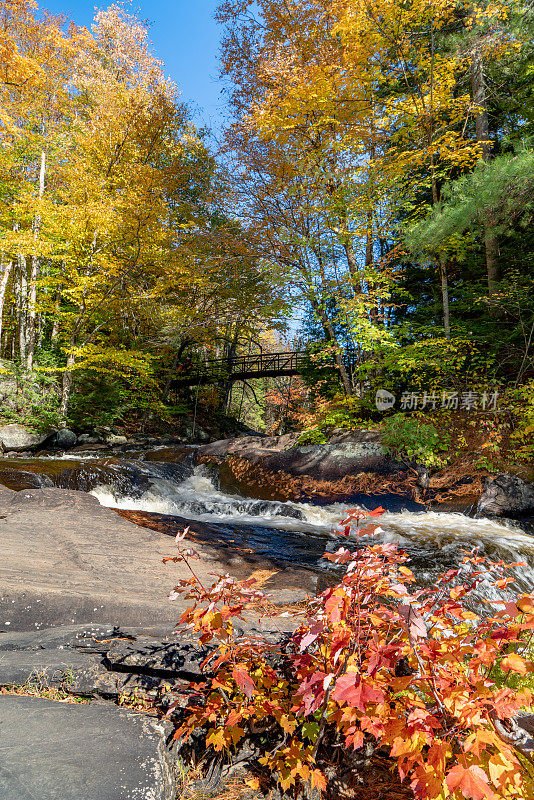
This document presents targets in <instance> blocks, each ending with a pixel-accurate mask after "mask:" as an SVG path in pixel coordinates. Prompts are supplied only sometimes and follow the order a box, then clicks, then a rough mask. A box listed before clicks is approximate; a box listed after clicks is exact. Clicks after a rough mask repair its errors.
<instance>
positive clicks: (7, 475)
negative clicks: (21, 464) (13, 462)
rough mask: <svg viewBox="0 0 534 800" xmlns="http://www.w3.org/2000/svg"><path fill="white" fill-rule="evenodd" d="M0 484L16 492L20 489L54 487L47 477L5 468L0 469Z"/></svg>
mask: <svg viewBox="0 0 534 800" xmlns="http://www.w3.org/2000/svg"><path fill="white" fill-rule="evenodd" d="M0 483H1V484H2V485H3V486H7V487H8V488H9V489H13V490H14V491H16V492H20V491H21V490H22V489H42V488H43V487H45V486H53V485H54V483H53V481H52V480H51V479H50V478H49V477H48V475H42V474H41V473H40V472H29V471H27V470H23V469H11V468H6V467H0Z"/></svg>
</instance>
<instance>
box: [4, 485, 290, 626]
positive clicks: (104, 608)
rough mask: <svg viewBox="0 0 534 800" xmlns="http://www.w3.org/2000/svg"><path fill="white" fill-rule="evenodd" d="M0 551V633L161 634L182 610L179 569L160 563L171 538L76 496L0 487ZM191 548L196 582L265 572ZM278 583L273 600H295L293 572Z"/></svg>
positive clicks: (229, 556) (182, 569)
mask: <svg viewBox="0 0 534 800" xmlns="http://www.w3.org/2000/svg"><path fill="white" fill-rule="evenodd" d="M184 524H185V521H184ZM0 548H1V552H2V558H1V559H0V632H1V631H9V630H16V631H29V630H39V629H41V628H49V627H57V626H64V625H76V624H85V623H99V624H106V623H109V622H112V623H113V625H119V626H121V627H124V626H135V627H136V628H140V627H143V628H145V629H147V630H149V629H150V628H154V629H158V630H161V628H162V627H165V626H167V630H171V629H172V628H173V626H174V625H175V624H176V622H177V620H178V618H179V616H180V614H181V612H182V611H183V609H184V608H185V606H186V604H187V603H186V601H184V600H181V599H177V600H176V601H175V602H173V603H171V602H170V600H169V593H170V591H171V590H172V589H173V587H174V586H176V584H177V583H178V582H179V581H180V580H181V579H183V578H189V574H188V570H187V568H186V566H185V565H184V564H181V563H178V564H174V563H172V562H167V563H166V564H164V563H163V558H164V557H165V556H169V555H175V554H176V546H175V543H174V541H173V539H172V538H170V537H169V536H165V535H164V534H162V533H160V532H159V531H155V530H151V529H148V528H145V527H140V526H139V525H136V524H134V523H132V522H130V521H128V520H126V519H123V518H122V517H120V516H119V515H118V514H117V513H116V512H115V511H114V510H112V509H109V508H104V507H103V506H101V505H100V504H99V502H98V500H97V499H96V498H95V497H93V496H92V495H88V494H85V492H80V491H73V490H68V489H58V488H43V489H24V490H23V491H20V492H11V491H9V490H8V489H5V488H4V489H2V490H0ZM195 550H197V551H198V553H199V555H200V557H201V558H200V560H199V561H196V562H195V571H196V572H197V574H198V576H199V578H200V580H201V581H202V582H203V583H204V584H208V585H211V584H212V583H213V581H214V573H215V574H217V573H218V574H220V573H225V572H230V573H231V574H234V575H235V576H236V577H238V578H241V577H248V576H249V575H250V573H251V572H252V571H253V570H254V569H271V570H272V563H271V562H269V561H268V560H267V559H263V558H262V557H261V556H260V557H258V558H257V559H255V560H254V564H253V565H251V564H248V563H246V562H243V561H242V560H240V559H236V553H235V552H233V551H232V550H231V549H229V548H226V547H224V545H223V546H218V547H215V546H212V545H204V544H200V543H198V544H197V543H196V542H195ZM236 560H238V561H239V563H238V564H236V563H235V562H236ZM282 582H283V583H286V587H284V588H285V591H284V593H283V596H282V593H280V597H279V598H275V599H277V600H278V601H280V602H281V601H282V600H283V602H291V601H294V600H297V599H298V600H300V599H302V596H303V591H302V589H301V588H300V582H301V581H300V578H299V576H298V575H297V576H296V577H295V578H294V579H293V580H292V579H291V576H290V575H289V576H288V575H284V576H283V581H282ZM293 587H295V591H292V590H293ZM278 624H280V623H279V622H277V623H276V625H278Z"/></svg>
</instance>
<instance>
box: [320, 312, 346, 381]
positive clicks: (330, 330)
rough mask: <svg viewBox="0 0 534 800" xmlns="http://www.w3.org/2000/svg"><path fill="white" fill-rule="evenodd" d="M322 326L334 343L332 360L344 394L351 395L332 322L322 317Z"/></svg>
mask: <svg viewBox="0 0 534 800" xmlns="http://www.w3.org/2000/svg"><path fill="white" fill-rule="evenodd" d="M323 328H324V331H325V333H326V335H327V338H328V340H329V341H330V342H332V343H333V344H335V345H336V349H335V351H334V360H335V362H336V367H337V369H338V371H339V374H340V375H341V380H342V382H343V389H344V390H345V394H346V395H347V397H350V396H351V395H352V381H351V379H350V377H349V373H348V372H347V370H346V367H345V364H344V362H343V356H342V355H341V353H340V352H339V349H340V348H339V345H338V343H337V339H336V336H335V334H334V328H333V326H332V323H331V322H330V321H329V320H325V319H324V318H323Z"/></svg>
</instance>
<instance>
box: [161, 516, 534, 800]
mask: <svg viewBox="0 0 534 800" xmlns="http://www.w3.org/2000/svg"><path fill="white" fill-rule="evenodd" d="M381 511H382V510H381V509H378V510H376V511H375V512H371V513H370V514H369V516H377V515H378V514H380V513H381ZM364 513H365V512H362V511H361V510H359V509H356V510H354V511H351V512H349V516H348V518H347V520H345V521H344V523H343V531H342V533H343V534H344V535H349V534H350V533H351V531H352V530H353V528H354V526H355V527H356V534H357V537H358V550H357V551H356V552H351V551H350V550H349V549H348V548H346V547H340V548H339V549H338V550H337V551H336V552H335V553H334V554H328V555H327V556H326V557H327V558H329V559H330V560H331V561H332V562H334V563H335V564H337V565H338V566H339V567H340V568H342V569H343V570H344V574H343V577H342V580H341V581H340V582H339V583H338V584H337V585H336V586H333V587H331V588H328V589H326V590H325V591H324V592H323V593H322V594H321V595H320V596H319V597H317V598H315V599H313V600H310V601H309V602H308V605H307V608H306V611H305V613H304V618H303V620H302V621H301V623H300V625H299V626H298V628H297V630H296V632H295V633H294V634H291V635H288V639H287V641H286V642H285V644H284V645H283V646H281V645H280V642H278V643H273V642H272V641H271V643H269V642H268V641H267V640H266V639H265V638H263V637H261V636H252V635H250V636H239V635H238V634H237V633H236V627H235V626H234V621H235V619H236V618H238V619H239V618H243V616H244V613H245V611H246V610H247V609H250V608H252V607H258V605H259V606H261V604H262V603H264V601H265V595H263V593H262V592H261V591H260V589H259V588H258V587H257V586H256V585H255V584H254V582H253V580H252V579H249V580H245V581H240V582H238V581H235V580H234V579H232V578H231V577H229V576H228V575H226V576H223V577H221V578H220V579H218V580H217V581H216V583H215V584H214V585H213V586H211V587H209V588H205V587H203V586H202V584H201V583H200V581H198V580H197V578H196V576H195V574H194V570H193V567H192V566H191V559H192V558H194V557H195V553H194V552H192V551H187V550H186V551H184V552H179V554H178V555H177V556H175V557H173V558H172V559H168V560H173V561H184V562H185V563H186V564H187V566H188V567H189V569H190V570H191V572H192V575H193V577H192V578H191V579H190V580H183V581H181V582H180V584H179V585H178V586H177V587H176V588H175V595H174V596H177V595H185V597H186V598H188V599H189V600H190V601H192V604H191V605H190V606H189V608H188V609H187V610H186V611H185V612H184V613H183V615H182V618H181V624H182V625H185V626H187V627H188V628H189V629H191V630H193V631H195V632H197V634H198V635H199V640H200V642H201V643H202V644H206V643H207V642H215V643H217V649H216V650H215V651H212V652H211V654H210V655H209V656H208V657H207V658H206V661H205V662H204V667H205V669H206V680H205V682H204V683H203V684H201V685H196V686H194V687H192V689H191V691H192V692H193V694H192V695H191V696H190V698H189V703H190V705H189V706H188V707H187V708H186V709H185V711H184V712H183V714H182V717H181V720H180V722H179V727H178V728H177V730H176V732H175V737H176V738H182V737H184V738H187V737H189V736H191V734H192V733H193V731H197V732H198V729H199V727H201V728H202V729H203V730H204V731H205V734H206V738H205V743H206V747H207V749H208V751H211V752H213V753H215V754H221V752H224V751H228V752H229V753H230V752H232V751H235V750H236V749H237V748H239V747H240V746H241V745H242V744H243V742H244V741H246V740H247V739H249V738H252V737H255V743H256V747H257V748H259V750H260V753H259V757H257V758H256V767H257V768H258V770H259V776H260V779H262V780H264V781H266V782H267V783H268V782H269V781H272V782H276V783H277V784H278V786H279V788H280V789H281V790H282V791H283V792H285V793H287V796H288V797H289V796H291V797H298V796H301V795H306V796H309V792H310V790H311V792H312V793H313V791H315V792H316V794H319V795H320V796H323V794H324V795H329V796H332V795H330V794H329V788H330V787H329V780H331V777H330V776H331V775H332V770H333V769H334V770H335V766H334V765H336V764H339V762H340V760H341V759H342V758H344V757H346V755H347V754H348V753H350V752H352V753H354V752H358V751H361V750H362V749H363V750H364V752H365V749H367V750H368V749H369V747H373V746H374V747H380V748H381V749H384V748H385V749H386V750H387V752H388V753H389V756H390V757H391V758H392V759H393V760H394V763H395V765H396V769H397V771H398V774H399V776H400V779H401V780H402V781H404V783H405V785H406V788H407V789H408V788H409V787H411V791H412V792H413V795H414V796H415V797H416V798H422V799H424V800H438V799H439V800H442V799H444V798H452V799H453V800H460V799H461V798H462V799H463V798H472V799H473V800H482V799H483V798H489V799H490V800H504V798H522V799H523V800H527V799H528V798H532V797H533V796H534V781H533V779H532V776H531V773H530V771H529V766H528V762H527V761H526V759H525V758H524V757H523V756H522V755H521V754H520V753H519V752H517V751H516V750H515V749H514V748H513V747H512V745H511V744H510V743H509V742H507V741H505V740H504V739H502V738H501V737H500V735H499V734H498V732H497V729H496V726H495V724H494V723H495V722H498V720H501V719H502V720H506V719H509V718H510V717H512V716H513V715H514V714H516V712H517V711H518V710H519V709H521V708H524V707H528V706H530V704H531V702H532V695H531V691H530V690H529V689H528V688H525V689H521V688H512V687H511V686H508V685H507V676H509V675H510V674H515V675H520V676H521V675H525V674H526V673H530V672H531V671H532V670H533V665H532V662H530V661H529V660H528V659H526V658H525V657H524V656H525V648H526V646H527V642H528V641H529V639H530V636H531V632H532V629H533V628H534V597H533V596H523V597H521V598H519V599H515V600H512V599H511V597H509V596H508V597H507V599H506V600H505V601H503V602H502V603H499V604H498V609H495V610H494V611H493V612H492V613H491V614H490V616H487V617H481V616H479V615H478V614H476V613H475V612H474V611H472V610H470V609H469V607H468V606H469V602H468V601H469V600H470V599H473V593H474V592H476V590H477V587H479V585H480V584H481V583H483V584H484V585H485V586H487V585H488V581H489V579H490V576H492V583H493V585H494V587H497V589H499V590H503V591H504V592H505V593H506V594H507V593H508V590H507V586H508V584H509V582H510V580H511V579H509V578H507V577H505V569H506V565H504V564H503V563H498V564H493V565H491V564H487V563H485V562H484V560H483V559H482V558H478V557H476V556H465V557H464V558H463V561H462V564H461V566H460V567H459V568H458V569H454V570H452V569H451V570H449V571H448V572H447V573H445V574H444V575H442V576H441V578H440V579H439V580H437V581H436V582H435V584H434V585H432V586H431V587H428V588H417V587H416V585H415V579H414V576H413V574H412V573H411V571H410V569H409V568H408V566H407V564H406V562H407V560H408V559H407V556H406V555H404V554H403V553H402V552H401V551H400V550H399V549H398V548H397V547H396V546H395V545H394V544H391V543H387V544H376V545H372V546H366V547H359V544H360V543H359V536H360V520H361V517H362V516H363V515H364ZM374 528H376V526H374ZM370 532H371V531H370V530H364V531H363V533H366V534H367V533H370ZM186 533H187V531H185V532H184V533H183V534H181V535H180V536H179V537H177V538H180V539H181V538H183V537H184V536H185V534H186ZM181 702H182V701H177V703H176V704H175V705H173V706H171V709H170V711H171V713H172V712H173V711H174V709H175V708H177V706H178V705H179V703H181ZM266 786H267V784H266V783H264V784H263V788H266ZM336 791H337V790H336ZM334 796H335V794H334ZM338 796H339V795H338Z"/></svg>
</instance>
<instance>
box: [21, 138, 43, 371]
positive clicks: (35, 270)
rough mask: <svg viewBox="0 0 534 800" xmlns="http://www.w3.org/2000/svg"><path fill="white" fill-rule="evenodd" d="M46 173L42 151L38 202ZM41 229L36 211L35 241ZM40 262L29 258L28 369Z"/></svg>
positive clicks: (34, 258) (34, 332)
mask: <svg viewBox="0 0 534 800" xmlns="http://www.w3.org/2000/svg"><path fill="white" fill-rule="evenodd" d="M45 173H46V155H45V153H44V151H43V152H42V153H41V165H40V168H39V203H40V202H41V200H42V199H43V194H44V185H45ZM40 230H41V215H40V213H37V214H36V216H35V221H34V224H33V235H34V239H35V241H37V239H38V238H39V231H40ZM39 269H40V262H39V257H38V256H36V255H33V256H32V258H31V272H30V297H29V303H28V320H27V333H26V337H27V343H28V352H27V356H26V366H27V368H28V370H30V371H31V370H32V369H33V357H34V354H35V334H36V331H35V318H36V314H37V279H38V278H39Z"/></svg>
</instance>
